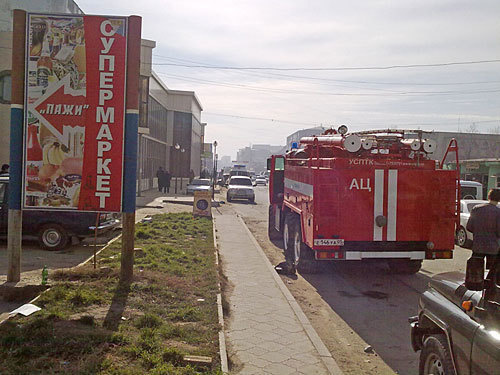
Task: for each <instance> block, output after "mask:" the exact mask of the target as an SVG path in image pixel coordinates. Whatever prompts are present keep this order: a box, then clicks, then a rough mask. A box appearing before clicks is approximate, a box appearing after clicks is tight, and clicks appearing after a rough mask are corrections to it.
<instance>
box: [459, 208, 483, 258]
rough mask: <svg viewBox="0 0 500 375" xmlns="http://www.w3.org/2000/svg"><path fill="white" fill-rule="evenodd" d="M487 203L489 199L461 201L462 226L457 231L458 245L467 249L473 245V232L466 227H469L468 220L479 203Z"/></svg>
mask: <svg viewBox="0 0 500 375" xmlns="http://www.w3.org/2000/svg"><path fill="white" fill-rule="evenodd" d="M485 203H488V201H484V200H478V199H462V200H461V201H460V227H459V228H458V229H457V233H456V242H457V245H458V246H461V247H464V248H467V249H469V248H470V247H471V246H472V241H473V239H474V237H473V235H472V233H471V232H469V231H468V230H467V229H465V228H466V227H467V221H469V217H470V212H471V211H472V209H473V208H474V207H475V206H477V205H479V204H485Z"/></svg>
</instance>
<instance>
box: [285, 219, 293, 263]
mask: <svg viewBox="0 0 500 375" xmlns="http://www.w3.org/2000/svg"><path fill="white" fill-rule="evenodd" d="M294 215H295V214H291V213H288V214H286V216H285V222H284V224H283V250H285V258H286V259H293V257H292V254H293V236H292V234H293V225H292V221H293V216H294Z"/></svg>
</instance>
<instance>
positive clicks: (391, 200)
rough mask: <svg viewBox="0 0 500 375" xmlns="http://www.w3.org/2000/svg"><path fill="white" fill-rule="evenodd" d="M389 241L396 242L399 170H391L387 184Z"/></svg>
mask: <svg viewBox="0 0 500 375" xmlns="http://www.w3.org/2000/svg"><path fill="white" fill-rule="evenodd" d="M387 186H388V187H387V241H396V216H397V215H396V211H397V204H398V170H397V169H390V170H389V181H388V184H387Z"/></svg>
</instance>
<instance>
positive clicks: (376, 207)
mask: <svg viewBox="0 0 500 375" xmlns="http://www.w3.org/2000/svg"><path fill="white" fill-rule="evenodd" d="M374 188H375V193H374V195H373V241H382V227H379V226H378V225H377V223H376V222H375V219H376V218H377V216H379V215H383V214H384V170H383V169H375V186H374Z"/></svg>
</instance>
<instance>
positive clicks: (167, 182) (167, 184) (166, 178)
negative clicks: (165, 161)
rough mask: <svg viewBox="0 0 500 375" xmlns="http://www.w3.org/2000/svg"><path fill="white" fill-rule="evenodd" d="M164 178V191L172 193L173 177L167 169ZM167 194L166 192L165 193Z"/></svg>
mask: <svg viewBox="0 0 500 375" xmlns="http://www.w3.org/2000/svg"><path fill="white" fill-rule="evenodd" d="M163 177H164V185H163V187H164V189H166V190H167V193H170V179H171V178H172V175H171V174H170V173H169V171H167V170H166V169H165V172H164V173H163ZM163 192H165V190H164V191H163Z"/></svg>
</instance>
